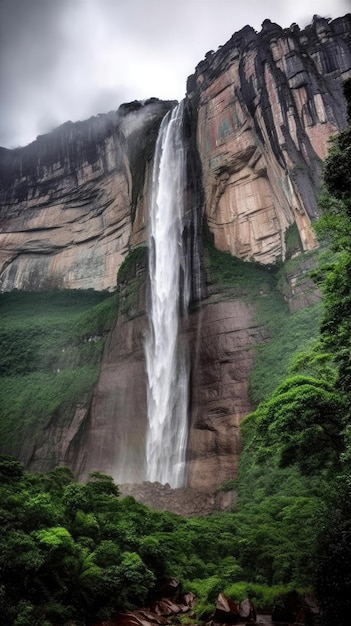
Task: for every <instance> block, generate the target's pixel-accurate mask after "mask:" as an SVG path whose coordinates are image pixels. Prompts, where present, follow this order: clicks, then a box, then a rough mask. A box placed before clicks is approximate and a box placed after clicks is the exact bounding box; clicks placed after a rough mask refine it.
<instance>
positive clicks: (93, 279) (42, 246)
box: [0, 99, 174, 291]
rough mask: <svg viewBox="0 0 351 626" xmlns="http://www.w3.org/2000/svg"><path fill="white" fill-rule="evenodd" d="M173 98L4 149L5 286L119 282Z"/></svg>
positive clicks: (0, 245)
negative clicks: (119, 273) (161, 125)
mask: <svg viewBox="0 0 351 626" xmlns="http://www.w3.org/2000/svg"><path fill="white" fill-rule="evenodd" d="M173 104H174V103H173V102H160V101H158V100H155V99H152V100H150V101H147V102H146V103H143V104H141V103H131V104H130V105H122V106H121V107H120V109H119V110H118V111H117V113H116V112H115V113H113V112H111V113H109V114H106V115H101V116H98V117H95V118H91V119H90V120H87V121H86V122H77V123H75V124H73V123H72V122H67V123H66V124H64V125H63V126H61V127H59V128H57V129H56V130H55V131H54V132H52V133H50V134H48V135H43V136H39V137H38V138H37V140H36V141H34V142H33V143H31V144H30V145H29V146H27V147H25V148H20V149H17V150H5V149H1V151H0V158H1V166H2V167H1V187H2V190H1V208H0V224H1V233H0V284H1V289H2V290H3V291H9V290H11V289H26V290H38V289H52V288H69V289H87V288H93V289H98V290H103V289H113V288H115V286H116V277H117V271H118V268H119V266H120V265H121V263H122V261H123V259H124V257H125V256H126V254H127V251H128V248H129V244H130V242H131V241H132V243H133V244H137V243H138V241H139V240H140V230H142V231H143V229H144V216H145V212H146V205H145V202H147V200H146V196H147V193H148V191H147V190H148V188H149V175H150V167H149V166H148V163H149V162H150V161H151V159H152V155H153V150H154V144H155V140H156V137H157V132H158V127H159V124H160V123H161V120H162V118H163V116H164V115H165V113H166V111H167V110H168V109H169V108H171V107H172V106H173ZM141 239H143V235H142V237H141Z"/></svg>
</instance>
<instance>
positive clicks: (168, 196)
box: [145, 103, 190, 487]
mask: <svg viewBox="0 0 351 626" xmlns="http://www.w3.org/2000/svg"><path fill="white" fill-rule="evenodd" d="M182 118H183V103H180V104H179V105H178V106H177V107H176V108H175V109H173V111H171V112H169V113H168V114H167V115H166V116H165V118H164V119H163V121H162V123H161V127H160V130H159V134H158V138H157V143H156V149H155V158H154V169H153V180H152V197H151V206H150V224H149V278H150V301H149V331H148V334H147V337H146V340H145V355H146V369H147V378H148V389H147V404H148V435H147V442H146V458H147V479H148V480H150V481H158V482H160V483H163V484H165V483H169V484H170V485H171V486H172V487H180V486H182V485H184V483H185V480H186V476H185V454H186V443H187V431H188V424H187V409H188V378H189V366H188V354H187V350H186V346H184V345H181V343H180V341H179V316H180V312H181V311H182V312H183V313H186V310H187V306H188V302H189V297H190V278H189V272H188V271H187V263H186V256H187V255H186V253H185V250H184V245H183V237H182V235H183V217H184V215H183V214H184V192H185V154H184V152H185V151H184V145H183V140H182ZM180 290H181V291H182V295H180Z"/></svg>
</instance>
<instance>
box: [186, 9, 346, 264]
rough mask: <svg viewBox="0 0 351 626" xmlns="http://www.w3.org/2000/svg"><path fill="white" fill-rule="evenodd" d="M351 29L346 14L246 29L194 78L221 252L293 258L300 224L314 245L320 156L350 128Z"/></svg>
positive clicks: (210, 215) (193, 97)
mask: <svg viewBox="0 0 351 626" xmlns="http://www.w3.org/2000/svg"><path fill="white" fill-rule="evenodd" d="M350 23H351V15H347V16H345V17H344V18H340V19H337V20H334V21H333V22H329V20H326V19H323V18H319V17H318V16H315V17H314V20H313V24H311V25H310V26H308V27H307V28H306V29H305V30H303V31H300V29H299V27H298V26H297V25H296V24H293V25H292V26H291V27H290V28H287V29H282V28H281V27H280V26H278V25H277V24H274V23H272V22H270V21H269V20H265V22H264V23H263V25H262V30H261V32H260V33H256V32H255V31H254V30H253V28H251V27H250V26H246V27H245V28H243V29H242V30H241V31H239V32H238V33H235V34H234V35H233V37H232V38H231V39H230V40H229V41H228V42H227V43H226V44H225V45H224V46H222V47H221V48H220V49H219V50H218V51H217V52H215V53H214V52H209V53H207V55H206V58H205V60H204V61H202V62H201V63H199V65H198V66H197V68H196V71H195V74H194V75H193V76H191V77H190V78H189V79H188V98H189V100H190V102H191V103H192V106H193V108H194V109H196V110H197V115H198V122H197V141H198V149H199V153H200V159H201V163H202V170H203V185H204V191H205V211H206V214H207V219H208V223H209V226H210V228H211V230H212V232H213V233H214V236H215V245H216V246H217V247H218V248H220V249H221V250H228V251H230V252H231V253H232V254H233V255H235V256H238V257H240V258H243V259H246V260H250V259H255V260H257V261H260V262H261V263H272V262H275V261H277V260H278V259H284V258H285V245H284V231H285V230H286V228H287V227H288V225H289V224H292V223H293V222H296V223H297V225H298V228H299V232H300V237H301V241H302V245H303V249H304V250H310V249H311V248H313V247H314V246H315V239H314V236H313V234H312V231H311V228H310V224H311V220H313V219H314V218H315V217H316V216H317V206H316V194H317V193H318V191H319V188H320V177H321V164H322V163H321V160H322V159H324V158H325V156H326V154H327V150H328V140H329V137H330V136H331V135H333V134H335V133H337V132H338V131H339V130H340V129H341V128H343V127H344V126H345V124H346V111H345V104H344V99H343V95H342V82H343V80H345V79H346V78H347V77H349V76H351V51H350V30H351V26H350Z"/></svg>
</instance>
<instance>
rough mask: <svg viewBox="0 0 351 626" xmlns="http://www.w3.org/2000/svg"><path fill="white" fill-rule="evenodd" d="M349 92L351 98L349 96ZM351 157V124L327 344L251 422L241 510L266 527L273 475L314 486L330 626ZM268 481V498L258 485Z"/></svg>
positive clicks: (348, 580) (344, 498) (329, 215)
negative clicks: (263, 510)
mask: <svg viewBox="0 0 351 626" xmlns="http://www.w3.org/2000/svg"><path fill="white" fill-rule="evenodd" d="M350 85H351V82H350V81H349V82H348V86H347V87H346V89H345V95H347V94H348V95H349V96H350V94H351V92H350ZM349 109H350V103H349ZM350 121H351V120H350ZM350 159H351V127H348V128H347V129H346V130H345V131H343V132H342V133H340V135H339V136H338V137H337V138H335V139H334V140H333V147H332V149H331V151H330V154H329V156H328V159H327V161H326V167H325V177H324V180H325V184H326V194H325V195H324V197H323V198H322V201H321V207H322V208H323V210H324V215H323V217H322V218H321V220H320V221H319V223H317V226H316V230H317V233H318V235H319V237H321V238H323V239H324V240H327V241H328V243H329V246H330V249H331V250H332V252H333V255H330V254H329V256H328V258H327V262H325V263H324V264H323V263H322V264H321V265H320V267H319V268H318V269H317V270H316V272H315V280H316V281H317V282H318V284H319V286H320V288H321V290H322V292H323V295H324V311H323V315H322V320H321V326H320V334H319V338H318V341H316V342H315V343H314V344H312V346H310V347H309V349H307V350H306V351H305V352H304V353H302V354H300V355H297V356H296V357H295V362H294V363H293V364H292V367H291V371H290V373H289V377H288V378H286V379H285V380H284V381H283V382H282V383H281V384H280V385H279V386H278V387H277V389H276V390H275V391H274V392H273V394H271V396H270V397H269V398H268V399H266V400H265V401H264V402H263V403H261V404H260V405H259V406H258V408H257V409H256V411H255V412H254V413H253V414H251V415H250V416H248V417H247V418H245V420H244V421H243V423H242V429H241V430H242V435H243V444H244V449H243V453H242V457H241V463H240V474H239V480H238V484H239V510H240V511H241V514H243V513H245V512H246V514H250V513H251V514H252V515H254V517H255V519H256V520H257V521H258V520H259V516H258V513H259V509H260V507H261V506H263V505H264V507H267V504H268V502H269V501H272V496H271V494H270V492H269V491H270V488H271V487H270V481H269V476H270V475H271V476H273V477H274V480H279V493H280V494H281V492H282V489H284V487H285V488H286V485H287V484H288V482H289V477H291V476H292V475H293V474H292V473H293V472H297V473H296V478H297V480H298V483H299V485H300V486H302V485H303V481H304V480H306V479H307V480H308V482H309V489H311V488H312V492H313V489H315V494H316V496H317V497H318V498H319V499H320V503H321V505H320V506H319V507H317V508H316V509H314V507H313V505H312V508H311V504H312V502H311V500H309V501H305V502H304V500H303V498H301V497H300V498H297V499H296V506H297V507H299V509H300V513H301V510H302V507H305V508H306V506H307V508H306V523H307V524H308V525H311V522H313V521H314V524H312V526H311V528H312V534H311V544H310V551H309V554H310V557H311V562H312V564H313V568H312V569H311V570H310V571H309V572H308V573H309V575H310V577H311V578H310V580H311V582H312V581H313V582H314V587H315V591H316V593H317V597H318V599H319V602H320V605H321V608H322V616H321V619H322V624H323V626H324V625H326V626H327V625H329V624H332V623H333V624H335V623H337V624H338V626H346V625H347V624H349V623H350V615H351V602H350V597H351V576H350V560H351V509H350V501H351V499H350V496H351V491H350V489H351V437H350V435H351V414H350V407H351V239H350V231H351V179H350V164H351V160H350ZM259 476H261V477H262V478H261V479H260V478H259V480H260V482H261V493H260V495H259V494H258V490H257V484H256V483H255V477H256V478H258V477H259ZM310 495H311V491H310ZM249 497H250V498H251V500H249ZM256 499H257V503H256V504H255V500H256ZM323 509H324V511H323ZM294 521H295V520H294V517H292V519H291V523H292V525H291V531H292V532H294V529H296V532H297V533H298V534H299V535H300V537H303V530H301V529H300V528H299V527H298V526H297V527H296V525H294ZM313 528H314V529H315V531H314V532H313Z"/></svg>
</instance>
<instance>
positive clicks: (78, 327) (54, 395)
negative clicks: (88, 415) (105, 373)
mask: <svg viewBox="0 0 351 626" xmlns="http://www.w3.org/2000/svg"><path fill="white" fill-rule="evenodd" d="M115 316H116V296H115V295H111V294H107V293H99V292H94V291H93V290H87V291H74V290H73V291H72V290H71V291H51V292H41V293H30V292H29V293H27V292H17V291H14V292H12V293H4V294H1V295H0V328H1V330H0V397H1V403H0V445H1V448H2V450H9V451H12V450H16V449H17V448H16V446H17V444H19V443H20V442H21V441H24V440H26V439H27V438H31V437H33V438H35V435H36V433H37V432H39V430H40V429H42V428H43V427H45V426H46V425H47V424H48V423H49V422H50V420H51V419H52V418H53V417H54V416H55V420H57V424H58V425H60V424H61V423H62V421H64V422H65V421H69V419H70V417H71V413H72V411H74V408H75V405H76V403H77V401H78V400H80V401H83V402H85V403H87V402H88V399H89V397H90V395H91V392H92V389H93V386H94V384H95V383H96V380H97V377H98V373H99V361H100V357H101V353H102V348H103V345H104V339H105V336H106V333H107V331H108V329H109V328H111V325H112V323H113V320H114V318H115Z"/></svg>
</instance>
